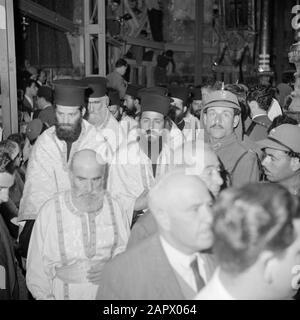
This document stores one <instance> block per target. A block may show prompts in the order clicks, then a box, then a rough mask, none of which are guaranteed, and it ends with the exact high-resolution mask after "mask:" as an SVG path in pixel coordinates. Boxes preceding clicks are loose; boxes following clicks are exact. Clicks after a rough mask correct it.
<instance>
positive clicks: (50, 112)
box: [33, 86, 56, 128]
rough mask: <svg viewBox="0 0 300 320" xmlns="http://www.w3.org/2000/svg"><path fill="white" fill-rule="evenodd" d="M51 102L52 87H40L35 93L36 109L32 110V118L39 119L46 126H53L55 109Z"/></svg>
mask: <svg viewBox="0 0 300 320" xmlns="http://www.w3.org/2000/svg"><path fill="white" fill-rule="evenodd" d="M52 103H53V91H52V89H51V88H50V87H47V86H42V87H40V88H39V89H38V93H37V105H38V110H36V111H35V112H34V115H33V119H40V120H41V121H42V123H43V124H45V125H46V127H47V128H50V127H52V126H54V125H55V123H56V116H55V110H54V107H53V105H52Z"/></svg>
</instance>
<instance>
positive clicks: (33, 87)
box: [20, 79, 38, 123]
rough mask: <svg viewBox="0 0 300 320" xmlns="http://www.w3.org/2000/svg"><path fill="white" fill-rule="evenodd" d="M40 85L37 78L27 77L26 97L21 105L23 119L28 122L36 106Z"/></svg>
mask: <svg viewBox="0 0 300 320" xmlns="http://www.w3.org/2000/svg"><path fill="white" fill-rule="evenodd" d="M37 92H38V87H37V84H36V81H35V80H32V79H26V80H25V83H24V99H23V101H22V105H21V110H20V111H21V112H22V120H23V121H24V122H26V123H28V122H30V121H31V120H32V116H33V112H34V110H35V108H36V101H35V100H36V95H37Z"/></svg>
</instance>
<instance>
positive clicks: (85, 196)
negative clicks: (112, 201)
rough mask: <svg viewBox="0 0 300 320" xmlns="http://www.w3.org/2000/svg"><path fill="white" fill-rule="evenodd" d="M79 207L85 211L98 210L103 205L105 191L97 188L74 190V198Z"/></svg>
mask: <svg viewBox="0 0 300 320" xmlns="http://www.w3.org/2000/svg"><path fill="white" fill-rule="evenodd" d="M74 198H75V201H74V202H75V204H76V207H77V208H78V209H80V210H81V211H85V212H96V211H99V210H100V209H101V208H102V207H103V201H104V191H103V190H102V189H101V190H95V191H93V192H80V191H74V192H73V199H74Z"/></svg>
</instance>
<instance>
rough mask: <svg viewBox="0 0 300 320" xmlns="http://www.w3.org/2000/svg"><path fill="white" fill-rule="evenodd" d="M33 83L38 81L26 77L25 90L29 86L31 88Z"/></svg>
mask: <svg viewBox="0 0 300 320" xmlns="http://www.w3.org/2000/svg"><path fill="white" fill-rule="evenodd" d="M33 84H35V85H37V84H36V81H35V80H33V79H25V81H24V82H23V90H24V92H25V91H26V89H27V88H30V87H31V86H32V85H33Z"/></svg>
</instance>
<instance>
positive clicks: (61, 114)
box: [18, 80, 106, 221]
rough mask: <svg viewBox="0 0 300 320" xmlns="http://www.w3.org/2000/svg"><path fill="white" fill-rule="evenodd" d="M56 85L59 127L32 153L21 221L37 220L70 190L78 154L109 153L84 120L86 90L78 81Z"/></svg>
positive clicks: (45, 136) (47, 134) (46, 133)
mask: <svg viewBox="0 0 300 320" xmlns="http://www.w3.org/2000/svg"><path fill="white" fill-rule="evenodd" d="M54 85H55V90H54V97H55V103H56V107H55V108H56V118H57V123H56V125H55V126H53V127H51V128H49V129H48V130H46V131H45V132H44V133H43V134H42V135H41V136H40V137H39V138H38V140H37V142H36V143H35V145H34V147H33V150H32V152H31V155H30V159H29V163H28V168H27V175H26V182H25V186H24V192H23V197H22V199H21V202H20V210H19V217H18V220H19V221H26V220H35V219H36V217H37V214H38V211H39V209H40V208H41V206H42V205H43V204H44V203H45V202H46V201H47V200H49V199H50V198H52V197H53V196H54V194H56V193H57V192H62V191H66V190H69V189H70V180H69V175H68V167H69V164H70V159H71V158H72V155H73V154H74V153H76V152H77V151H79V150H83V149H86V148H89V149H93V150H96V151H97V152H99V153H101V152H102V151H103V152H105V150H106V143H105V139H104V137H103V135H102V134H101V133H100V132H97V130H96V129H95V128H94V127H93V126H92V125H90V124H89V123H88V122H87V121H85V120H83V115H84V109H83V108H82V106H84V104H85V102H84V96H85V90H86V87H85V86H84V85H83V84H82V83H81V82H79V81H76V80H58V81H57V82H55V83H54Z"/></svg>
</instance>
